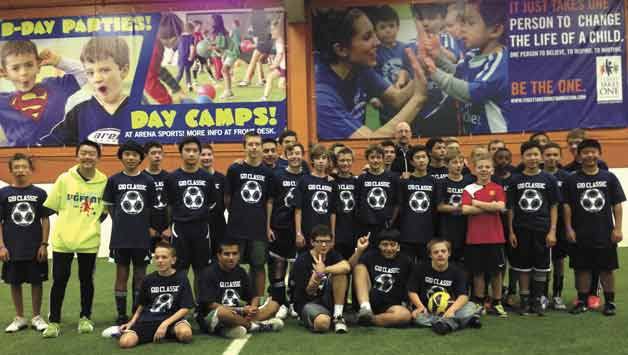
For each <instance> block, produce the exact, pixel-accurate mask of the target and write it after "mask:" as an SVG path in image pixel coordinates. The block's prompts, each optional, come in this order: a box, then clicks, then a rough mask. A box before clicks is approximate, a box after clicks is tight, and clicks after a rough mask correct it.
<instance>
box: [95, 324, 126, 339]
mask: <svg viewBox="0 0 628 355" xmlns="http://www.w3.org/2000/svg"><path fill="white" fill-rule="evenodd" d="M100 335H101V336H102V337H103V338H117V337H119V336H120V335H122V332H121V331H120V327H119V326H117V325H112V326H111V327H107V328H105V330H103V331H102V333H100Z"/></svg>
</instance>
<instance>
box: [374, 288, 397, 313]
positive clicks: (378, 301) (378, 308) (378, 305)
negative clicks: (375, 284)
mask: <svg viewBox="0 0 628 355" xmlns="http://www.w3.org/2000/svg"><path fill="white" fill-rule="evenodd" d="M369 303H370V304H371V309H372V310H373V314H382V313H386V311H387V310H388V309H389V308H390V307H392V306H400V305H401V302H399V303H393V302H390V300H385V299H383V297H382V296H381V295H378V293H376V292H374V291H373V290H371V292H369Z"/></svg>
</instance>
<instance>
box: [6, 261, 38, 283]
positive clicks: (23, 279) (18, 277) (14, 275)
mask: <svg viewBox="0 0 628 355" xmlns="http://www.w3.org/2000/svg"><path fill="white" fill-rule="evenodd" d="M2 281H4V282H5V283H7V284H9V285H21V284H23V283H27V284H31V285H41V283H42V282H44V281H48V261H47V260H46V261H44V262H42V263H40V262H38V261H37V260H15V261H12V260H9V261H6V262H4V263H3V264H2Z"/></svg>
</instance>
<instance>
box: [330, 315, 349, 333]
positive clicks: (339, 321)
mask: <svg viewBox="0 0 628 355" xmlns="http://www.w3.org/2000/svg"><path fill="white" fill-rule="evenodd" d="M348 331H349V329H348V328H347V323H346V322H345V319H344V317H343V316H337V317H335V318H334V332H336V333H337V334H345V333H346V332H348Z"/></svg>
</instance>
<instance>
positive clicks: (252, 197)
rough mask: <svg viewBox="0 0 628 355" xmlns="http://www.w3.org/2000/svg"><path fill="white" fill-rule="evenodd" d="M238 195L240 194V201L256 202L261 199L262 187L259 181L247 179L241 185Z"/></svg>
mask: <svg viewBox="0 0 628 355" xmlns="http://www.w3.org/2000/svg"><path fill="white" fill-rule="evenodd" d="M240 196H242V201H244V202H246V203H251V204H253V203H258V202H259V201H260V200H261V199H262V187H261V186H260V185H259V182H257V181H253V180H249V181H247V182H245V183H244V185H242V189H240Z"/></svg>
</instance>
